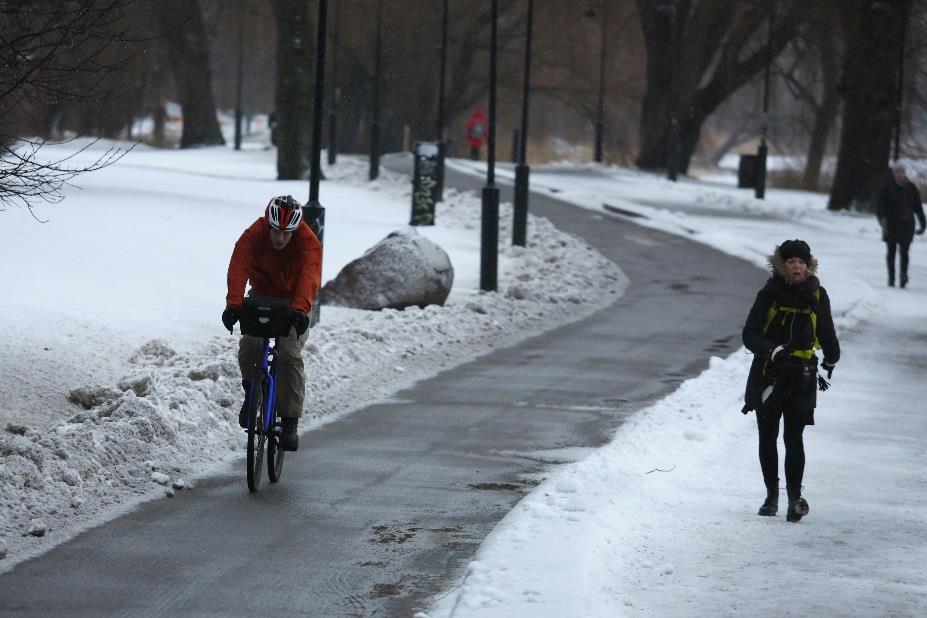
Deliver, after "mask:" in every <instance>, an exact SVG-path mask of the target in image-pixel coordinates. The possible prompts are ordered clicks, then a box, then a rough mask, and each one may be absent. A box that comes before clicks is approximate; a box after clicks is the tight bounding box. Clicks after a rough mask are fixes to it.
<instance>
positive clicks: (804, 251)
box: [779, 238, 811, 264]
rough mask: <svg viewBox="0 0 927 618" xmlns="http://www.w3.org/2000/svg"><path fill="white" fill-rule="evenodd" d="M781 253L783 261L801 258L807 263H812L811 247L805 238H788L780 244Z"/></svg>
mask: <svg viewBox="0 0 927 618" xmlns="http://www.w3.org/2000/svg"><path fill="white" fill-rule="evenodd" d="M779 255H781V256H782V261H783V262H784V261H786V260H788V259H789V258H796V257H797V258H800V259H801V260H802V261H804V263H805V264H809V263H811V247H809V246H808V243H806V242H805V241H804V240H798V239H797V238H796V239H795V240H787V241H785V242H784V243H782V244H781V245H779Z"/></svg>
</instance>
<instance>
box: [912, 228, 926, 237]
mask: <svg viewBox="0 0 927 618" xmlns="http://www.w3.org/2000/svg"><path fill="white" fill-rule="evenodd" d="M914 233H915V234H917V235H918V236H920V235H921V234H923V233H924V228H921V229H919V230H917V231H916V232H914Z"/></svg>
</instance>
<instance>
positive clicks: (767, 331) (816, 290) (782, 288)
mask: <svg viewBox="0 0 927 618" xmlns="http://www.w3.org/2000/svg"><path fill="white" fill-rule="evenodd" d="M769 265H770V267H771V268H772V277H770V278H769V280H767V281H766V285H765V286H763V289H761V290H760V291H759V293H758V294H757V295H756V300H755V301H754V303H753V307H752V308H751V309H750V313H749V314H748V315H747V322H746V324H745V325H744V330H743V342H744V345H745V346H747V349H748V350H750V351H751V352H753V354H754V355H755V356H754V358H753V365H752V366H751V367H750V375H749V376H748V378H747V389H746V394H745V404H744V407H743V410H742V412H743V413H744V414H746V413H748V412H750V411H751V410H756V424H757V428H758V429H759V454H760V468H761V469H762V471H763V481H764V482H765V484H766V501H765V502H763V506H761V507H760V510H759V513H758V514H759V515H769V516H772V515H775V514H776V513H777V512H778V508H779V452H778V448H777V442H778V440H779V419H780V418H783V419H784V420H785V428H784V430H783V434H782V438H783V442H784V443H785V486H786V490H787V492H788V497H789V507H788V513H787V516H786V519H788V521H791V522H797V521H799V520H800V519H801V518H802V517H803V516H805V515H807V514H808V510H809V508H808V502H807V500H805V499H804V498H803V497H802V495H801V490H802V477H803V476H804V471H805V447H804V443H803V439H802V433H803V432H804V430H805V426H806V425H814V408H815V405H816V404H817V389H818V387H820V388H821V390H825V389H826V388H827V387H828V386H829V385H828V383H827V382H826V381H825V380H824V378H818V359H817V356H816V355H815V351H816V350H818V349H821V350H823V352H824V361H823V363H822V365H821V366H822V368H823V370H824V371H826V372H827V377H828V378H830V377H831V375H832V374H833V371H834V365H836V363H837V361H838V360H839V358H840V344H839V343H838V341H837V333H836V331H835V330H834V320H833V317H832V316H831V312H830V298H829V297H828V296H827V292H826V291H825V290H824V288H823V287H821V282H820V281H818V278H817V277H816V276H815V273H816V272H817V267H818V261H817V260H816V259H815V258H814V257H813V256H812V255H811V248H810V247H809V246H808V244H807V243H805V242H804V241H801V240H797V239H796V240H787V241H785V242H783V243H782V244H781V245H779V246H778V247H776V250H775V252H773V254H772V255H771V256H770V257H769Z"/></svg>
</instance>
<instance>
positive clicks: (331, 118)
mask: <svg viewBox="0 0 927 618" xmlns="http://www.w3.org/2000/svg"><path fill="white" fill-rule="evenodd" d="M340 15H341V0H338V1H337V2H335V24H334V26H335V27H334V32H333V35H334V36H333V37H332V87H331V92H332V100H331V105H330V107H331V109H330V110H329V112H328V164H329V165H334V164H335V161H336V160H337V158H338V26H339V22H340V21H341V20H340V19H339V16H340Z"/></svg>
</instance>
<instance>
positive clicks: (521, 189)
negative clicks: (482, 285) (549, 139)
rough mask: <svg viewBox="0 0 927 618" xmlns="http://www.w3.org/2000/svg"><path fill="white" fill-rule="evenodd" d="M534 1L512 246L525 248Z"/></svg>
mask: <svg viewBox="0 0 927 618" xmlns="http://www.w3.org/2000/svg"><path fill="white" fill-rule="evenodd" d="M533 15H534V0H528V16H527V25H526V28H527V30H526V32H525V78H524V85H523V86H522V90H521V130H520V131H519V136H518V137H519V139H520V140H521V143H520V144H519V145H518V165H516V166H515V209H514V215H513V218H512V244H513V245H516V246H519V247H524V246H525V244H526V241H527V236H528V177H529V175H530V174H531V168H530V167H529V166H528V165H527V164H526V161H527V160H528V100H529V98H530V96H531V24H532V17H533Z"/></svg>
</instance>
